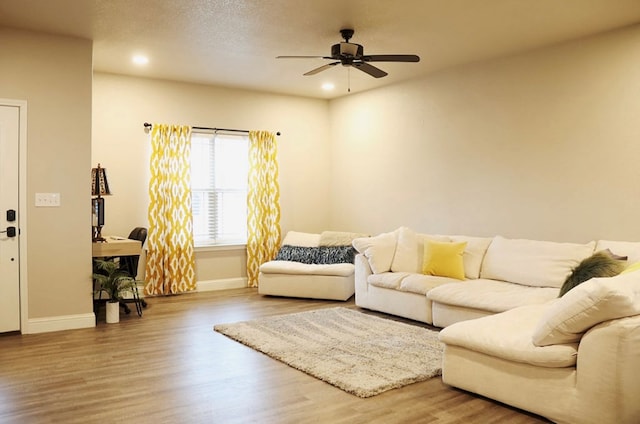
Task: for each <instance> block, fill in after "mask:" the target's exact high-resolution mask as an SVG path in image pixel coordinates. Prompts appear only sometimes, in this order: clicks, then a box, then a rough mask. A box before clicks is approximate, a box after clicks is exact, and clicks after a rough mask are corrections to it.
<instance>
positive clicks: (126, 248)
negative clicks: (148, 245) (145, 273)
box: [92, 236, 142, 258]
mask: <svg viewBox="0 0 640 424" xmlns="http://www.w3.org/2000/svg"><path fill="white" fill-rule="evenodd" d="M105 239H106V241H104V242H102V243H93V252H92V253H93V257H94V258H103V257H107V256H133V255H139V254H140V253H141V252H142V244H141V243H140V241H138V240H131V239H128V238H124V237H113V236H107V237H105Z"/></svg>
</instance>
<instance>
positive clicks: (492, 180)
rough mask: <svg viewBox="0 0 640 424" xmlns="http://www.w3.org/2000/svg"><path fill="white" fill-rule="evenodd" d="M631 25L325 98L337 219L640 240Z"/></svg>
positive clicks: (635, 32) (354, 225) (639, 71)
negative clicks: (626, 27) (544, 47)
mask: <svg viewBox="0 0 640 424" xmlns="http://www.w3.org/2000/svg"><path fill="white" fill-rule="evenodd" d="M638 51H640V26H635V27H632V28H628V29H626V30H621V31H617V32H613V33H609V34H605V35H601V36H597V37H593V38H588V39H583V40H580V41H575V42H571V43H567V44H563V45H558V46H555V47H551V48H546V49H541V50H537V51H533V52H528V53H524V54H519V55H516V56H512V57H507V58H503V59H498V60H492V61H489V62H483V63H477V64H473V65H470V66H465V67H459V68H456V69H451V70H446V71H442V72H439V73H436V74H433V75H429V76H427V77H424V78H422V79H418V80H415V81H411V82H407V83H404V84H400V85H395V86H391V87H387V88H383V89H379V90H374V91H370V92H366V93H362V94H358V95H352V96H348V97H344V98H341V99H338V100H335V101H332V102H331V106H330V112H331V125H332V133H331V141H332V146H333V154H332V162H331V163H332V167H333V168H332V174H331V175H332V177H333V181H332V185H331V193H332V200H331V204H332V205H333V207H332V215H331V220H330V222H331V224H332V226H334V227H343V228H349V229H352V230H356V231H363V232H371V233H377V232H383V231H389V230H392V229H394V228H397V227H398V226H400V225H408V226H410V227H412V228H415V229H416V230H420V231H424V232H431V233H449V234H450V233H463V234H469V235H474V234H475V235H487V236H491V235H496V234H502V235H504V236H508V237H524V238H535V239H549V240H558V241H588V240H591V239H598V238H608V239H616V240H640V226H639V225H638V216H640V195H639V194H640V193H639V192H640V167H638V165H637V164H638V158H639V157H640V120H639V119H638V111H640V55H639V54H638Z"/></svg>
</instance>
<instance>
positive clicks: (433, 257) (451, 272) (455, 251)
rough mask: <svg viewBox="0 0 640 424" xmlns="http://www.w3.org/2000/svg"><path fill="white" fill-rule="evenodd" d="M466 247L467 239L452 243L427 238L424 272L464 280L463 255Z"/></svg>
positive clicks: (423, 263)
mask: <svg viewBox="0 0 640 424" xmlns="http://www.w3.org/2000/svg"><path fill="white" fill-rule="evenodd" d="M466 247H467V242H466V241H463V242H459V243H451V242H443V241H435V240H426V241H425V243H424V260H423V262H422V273H423V274H427V275H437V276H439V277H450V278H457V279H458V280H464V263H463V261H462V255H463V253H464V249H465V248H466Z"/></svg>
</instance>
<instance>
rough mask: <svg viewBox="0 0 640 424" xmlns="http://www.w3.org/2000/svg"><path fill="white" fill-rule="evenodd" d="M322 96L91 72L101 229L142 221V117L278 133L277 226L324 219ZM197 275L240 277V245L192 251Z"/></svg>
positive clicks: (313, 227) (125, 229) (314, 224)
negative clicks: (103, 186)
mask: <svg viewBox="0 0 640 424" xmlns="http://www.w3.org/2000/svg"><path fill="white" fill-rule="evenodd" d="M328 108H329V106H328V102H327V101H326V100H314V99H305V98H301V97H291V96H282V95H274V94H266V93H256V92H251V91H244V90H237V89H230V88H220V87H211V86H203V85H197V84H186V83H178V82H170V81H162V80H154V79H148V78H136V77H127V76H120V75H112V74H104V73H96V74H95V75H94V83H93V150H92V161H93V164H94V165H96V164H97V163H98V162H100V163H101V165H102V166H104V167H106V168H107V173H108V178H109V185H110V188H111V190H112V192H113V196H109V197H108V198H107V199H106V217H105V221H106V225H105V227H104V229H103V234H118V235H127V234H128V233H129V231H130V230H131V229H132V228H133V227H135V226H147V206H148V195H147V184H148V180H149V170H148V155H149V147H150V141H149V135H148V134H147V133H145V131H143V126H142V124H143V123H144V122H151V123H153V122H156V123H175V124H187V125H194V126H206V127H222V128H238V129H263V130H269V131H274V132H275V131H280V132H281V134H282V135H281V136H280V137H278V159H279V163H280V189H281V206H282V219H281V224H282V229H283V232H286V231H287V230H291V229H297V230H299V231H321V230H323V229H325V228H326V227H327V226H328V225H329V204H328V203H329V198H330V196H329V191H328V183H327V173H328V169H329V160H330V157H329V155H330V148H329V121H328V117H329V112H328ZM196 262H197V264H196V266H197V268H196V272H197V279H198V281H208V280H218V279H228V278H237V277H245V276H246V269H245V268H246V265H245V263H246V258H245V253H244V252H243V251H242V250H230V251H220V250H216V251H207V252H198V253H197V255H196Z"/></svg>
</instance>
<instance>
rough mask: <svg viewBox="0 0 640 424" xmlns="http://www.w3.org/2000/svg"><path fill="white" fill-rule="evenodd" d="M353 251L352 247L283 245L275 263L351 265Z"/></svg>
mask: <svg viewBox="0 0 640 424" xmlns="http://www.w3.org/2000/svg"><path fill="white" fill-rule="evenodd" d="M354 256H355V250H354V248H353V247H352V246H317V247H302V246H289V245H286V244H285V245H283V246H282V247H281V248H280V250H279V251H278V254H277V255H276V257H275V259H274V260H276V261H293V262H302V263H304V264H340V263H353V258H354Z"/></svg>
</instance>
